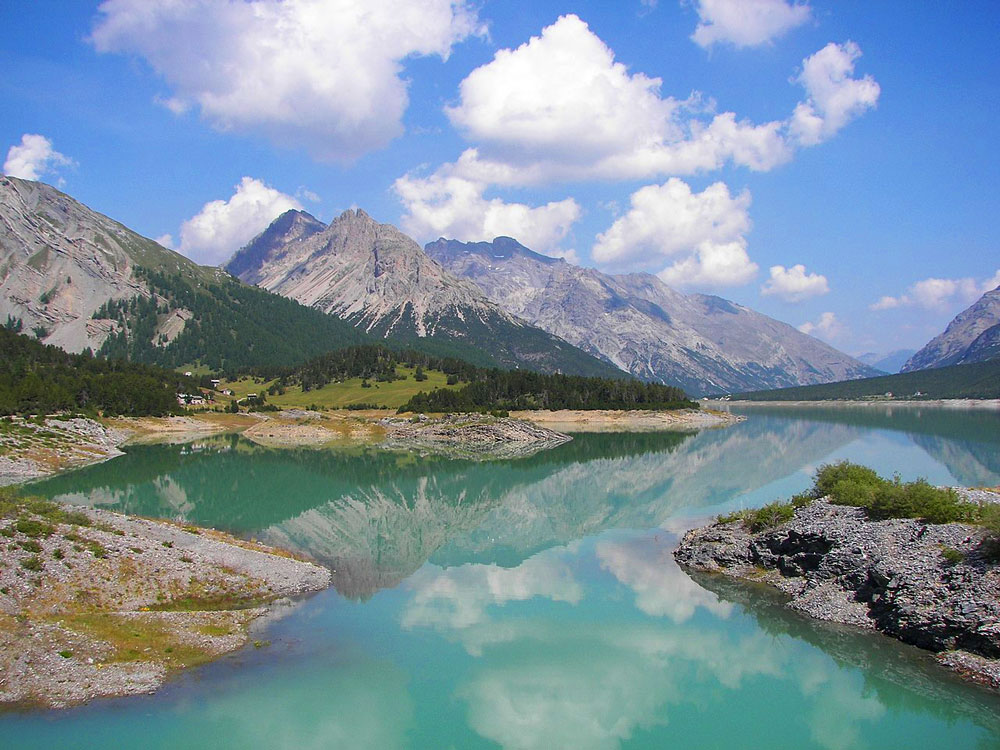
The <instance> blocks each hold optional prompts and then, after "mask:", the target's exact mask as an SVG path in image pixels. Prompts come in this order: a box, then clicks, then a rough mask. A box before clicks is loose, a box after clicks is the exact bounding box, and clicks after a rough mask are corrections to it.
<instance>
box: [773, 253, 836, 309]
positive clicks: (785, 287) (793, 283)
mask: <svg viewBox="0 0 1000 750" xmlns="http://www.w3.org/2000/svg"><path fill="white" fill-rule="evenodd" d="M829 291H830V286H829V284H828V283H827V280H826V276H822V275H820V274H818V273H806V267H805V266H804V265H802V264H801V263H798V264H796V265H794V266H792V267H791V268H785V267H784V266H771V278H770V279H768V280H767V282H766V283H765V284H764V285H763V286H762V287H761V288H760V293H761V294H763V295H765V296H769V295H773V296H776V297H780V298H781V299H783V300H785V301H786V302H801V301H802V300H806V299H809V298H810V297H819V296H821V295H824V294H827V293H829Z"/></svg>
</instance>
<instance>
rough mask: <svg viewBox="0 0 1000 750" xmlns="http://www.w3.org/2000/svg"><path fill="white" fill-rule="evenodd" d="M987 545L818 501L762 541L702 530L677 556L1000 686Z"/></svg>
mask: <svg viewBox="0 0 1000 750" xmlns="http://www.w3.org/2000/svg"><path fill="white" fill-rule="evenodd" d="M977 494H987V493H977ZM998 499H1000V498H998ZM983 539H984V532H983V530H982V529H979V528H977V527H974V526H969V525H965V524H958V523H951V524H925V523H922V522H921V521H919V520H915V519H893V520H887V521H871V520H868V518H867V517H866V515H865V512H864V511H863V510H861V509H858V508H850V507H844V506H838V505H833V504H831V503H829V502H827V501H825V500H817V501H814V502H813V503H811V504H810V505H808V506H806V507H803V508H799V509H798V510H796V512H795V515H794V517H793V518H792V520H790V521H788V522H787V523H785V524H782V525H781V526H779V527H777V528H775V529H771V530H767V531H762V532H759V533H756V534H752V533H750V532H749V531H747V530H746V529H745V527H744V526H743V524H742V523H741V522H739V521H734V522H731V523H717V524H714V525H711V526H708V527H705V528H701V529H696V530H694V531H691V532H689V533H688V534H687V535H685V537H684V539H683V541H682V542H681V545H680V546H679V547H678V549H677V550H676V551H675V553H674V557H675V558H676V559H677V561H678V563H680V564H681V565H682V566H685V567H687V568H691V569H695V570H702V571H712V572H718V573H723V574H725V575H727V576H731V577H734V578H743V579H748V580H756V581H762V582H765V583H769V584H771V585H773V586H775V587H776V588H778V589H780V590H781V591H784V592H785V593H786V594H788V595H790V597H791V600H790V601H789V603H788V606H789V607H791V608H792V609H795V610H798V611H800V612H803V613H805V614H808V615H811V616H813V617H816V618H819V619H821V620H827V621H831V622H840V623H847V624H850V625H857V626H860V627H865V628H872V629H875V630H878V631H880V632H882V633H885V634H887V635H891V636H894V637H896V638H899V639H900V640H902V641H904V642H906V643H910V644H913V645H915V646H919V647H921V648H925V649H929V650H931V651H934V652H939V653H941V654H942V656H941V657H940V659H939V660H940V661H941V662H942V663H944V664H946V665H948V666H952V667H953V668H955V669H956V670H958V671H960V672H962V673H963V674H965V675H966V676H971V677H973V678H975V679H977V680H978V681H982V682H984V683H986V684H989V685H991V686H992V687H995V688H1000V661H997V660H998V659H1000V565H998V564H997V563H996V562H993V561H991V560H990V559H989V558H988V556H987V554H986V551H985V550H984V548H983ZM947 550H954V551H955V552H956V553H958V554H955V553H951V554H949V556H947V557H946V555H945V552H946V551H947ZM949 557H950V558H951V559H949ZM958 558H960V559H958ZM956 651H957V652H967V653H966V654H957V655H956V654H954V653H952V652H956ZM970 655H972V656H970Z"/></svg>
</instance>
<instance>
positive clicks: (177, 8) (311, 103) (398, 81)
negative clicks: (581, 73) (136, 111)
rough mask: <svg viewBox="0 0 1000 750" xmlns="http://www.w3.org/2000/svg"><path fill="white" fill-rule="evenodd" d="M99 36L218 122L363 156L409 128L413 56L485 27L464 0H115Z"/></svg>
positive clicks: (336, 155)
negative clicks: (407, 75) (408, 78)
mask: <svg viewBox="0 0 1000 750" xmlns="http://www.w3.org/2000/svg"><path fill="white" fill-rule="evenodd" d="M98 12H99V17H98V19H97V22H96V24H95V26H94V30H93V33H92V36H91V41H92V42H93V44H94V46H95V47H96V48H97V50H98V51H100V52H116V53H126V54H135V55H138V56H139V57H142V58H144V59H145V60H146V61H147V62H148V63H149V64H150V65H151V66H152V68H153V69H154V70H155V71H156V72H157V73H158V74H160V75H161V76H162V77H163V78H164V79H165V81H166V82H167V84H168V85H169V86H170V87H171V89H172V94H171V95H170V96H169V97H160V98H158V101H160V102H161V103H163V104H164V106H166V107H167V108H168V109H170V110H171V111H172V112H175V113H183V112H184V111H185V110H186V109H187V108H189V107H190V106H192V105H194V104H197V105H198V107H200V109H201V113H202V115H203V116H204V117H205V118H206V119H207V120H208V121H209V122H210V123H211V124H212V125H213V126H214V127H216V128H217V129H219V130H223V131H230V130H232V131H241V132H251V133H260V134H263V135H265V136H267V137H269V138H270V139H272V140H273V141H275V142H276V143H278V144H279V145H283V146H294V147H299V146H301V147H305V148H307V149H308V150H309V151H310V152H311V153H312V154H314V155H315V156H316V157H318V158H320V159H324V160H351V159H353V158H356V157H358V156H360V155H361V154H364V153H367V152H369V151H371V150H374V149H377V148H380V147H382V146H384V145H385V144H386V143H388V142H389V141H390V140H392V139H393V138H395V137H396V136H398V135H400V134H401V133H402V131H403V125H402V116H403V113H404V111H405V110H406V107H407V104H408V100H409V97H408V94H407V90H406V82H405V81H404V79H403V78H402V77H401V73H402V62H403V60H405V59H406V58H407V57H411V56H426V55H438V56H440V57H442V58H447V56H448V55H449V53H450V51H451V48H452V47H453V45H455V44H456V43H458V42H460V41H462V40H463V39H465V38H467V37H469V36H470V35H473V34H481V33H484V27H483V26H482V25H481V24H480V22H479V21H478V19H477V17H476V12H475V11H474V10H473V9H472V8H471V7H470V6H469V5H468V4H467V3H466V2H465V1H464V0H368V2H364V3H358V2H353V1H352V0H241V2H215V1H214V0H106V1H105V2H103V3H102V4H101V5H100V7H99V9H98Z"/></svg>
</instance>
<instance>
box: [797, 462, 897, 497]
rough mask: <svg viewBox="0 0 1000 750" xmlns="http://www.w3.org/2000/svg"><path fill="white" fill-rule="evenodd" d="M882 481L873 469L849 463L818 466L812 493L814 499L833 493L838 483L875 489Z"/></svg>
mask: <svg viewBox="0 0 1000 750" xmlns="http://www.w3.org/2000/svg"><path fill="white" fill-rule="evenodd" d="M883 481H885V480H883V479H882V478H881V477H880V476H879V475H878V474H876V473H875V471H874V470H873V469H869V468H868V467H867V466H861V465H860V464H855V463H851V462H850V461H841V462H840V463H836V464H825V465H824V466H820V467H819V470H818V471H817V472H816V481H815V484H814V485H813V492H814V494H815V495H816V497H824V496H825V495H831V494H833V492H834V487H835V486H836V485H837V484H839V483H840V482H850V483H852V484H855V485H859V486H861V487H875V486H877V485H878V484H879V483H880V482H883ZM845 504H846V503H845Z"/></svg>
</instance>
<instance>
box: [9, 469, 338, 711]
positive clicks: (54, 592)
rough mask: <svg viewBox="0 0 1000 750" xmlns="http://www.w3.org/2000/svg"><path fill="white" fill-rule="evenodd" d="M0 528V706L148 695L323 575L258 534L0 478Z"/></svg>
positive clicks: (326, 578) (228, 647)
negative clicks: (181, 522)
mask: <svg viewBox="0 0 1000 750" xmlns="http://www.w3.org/2000/svg"><path fill="white" fill-rule="evenodd" d="M0 538H2V544H0V707H5V708H13V707H48V708H62V707H66V706H70V705H75V704H79V703H83V702H86V701H89V700H91V699H93V698H98V697H110V696H124V695H137V694H141V693H151V692H154V691H155V690H156V689H158V688H159V687H160V686H161V685H162V684H163V682H164V681H165V680H166V679H168V678H169V676H170V675H171V674H174V673H176V672H178V671H180V670H182V669H185V668H188V667H191V666H195V665H198V664H202V663H205V662H207V661H211V660H213V659H216V658H218V657H219V656H221V655H223V654H226V653H229V652H231V651H234V650H236V649H239V648H241V647H243V646H244V645H246V644H247V642H248V640H249V638H250V633H251V627H252V625H253V623H254V622H255V621H258V620H260V618H263V617H265V616H269V617H274V616H279V617H280V616H281V615H282V612H287V611H288V609H289V607H290V606H292V605H293V602H292V600H291V599H290V598H289V597H296V596H299V595H303V594H306V593H308V592H313V591H319V590H322V589H324V588H326V587H327V586H328V585H329V582H330V571H329V570H327V569H326V568H323V567H320V566H318V565H314V564H312V563H310V562H306V561H302V560H298V559H295V558H293V557H291V556H290V555H288V554H287V553H284V552H282V551H281V550H278V549H276V548H273V547H268V546H266V545H263V544H258V543H256V542H248V541H245V540H240V539H237V538H235V537H232V536H230V535H228V534H224V533H222V532H218V531H215V530H212V529H203V528H197V527H193V526H183V527H181V526H177V525H174V524H172V523H169V522H165V521H152V520H147V519H142V518H133V517H129V516H123V515H120V514H117V513H112V512H110V511H105V510H98V509H92V508H79V507H73V506H65V505H61V504H57V503H53V502H47V501H44V500H39V499H36V498H31V497H24V496H21V495H19V494H18V493H17V492H15V490H14V489H13V488H4V489H0ZM254 645H255V646H257V647H264V646H266V643H264V642H261V641H258V642H255V644H254Z"/></svg>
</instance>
